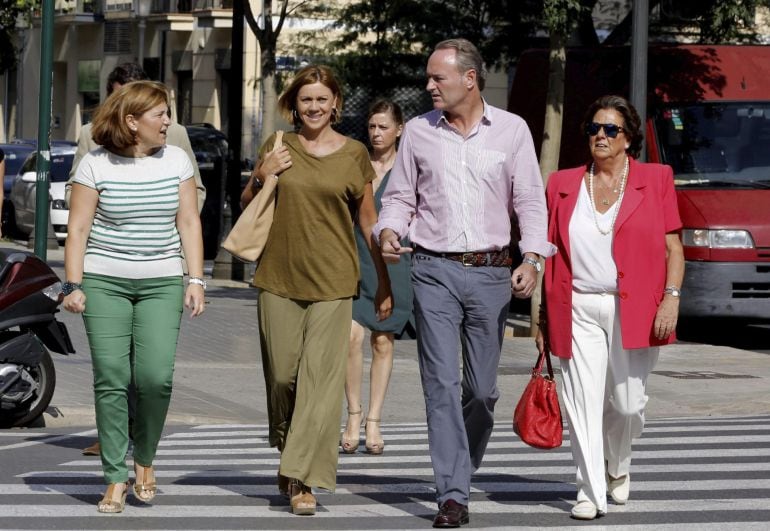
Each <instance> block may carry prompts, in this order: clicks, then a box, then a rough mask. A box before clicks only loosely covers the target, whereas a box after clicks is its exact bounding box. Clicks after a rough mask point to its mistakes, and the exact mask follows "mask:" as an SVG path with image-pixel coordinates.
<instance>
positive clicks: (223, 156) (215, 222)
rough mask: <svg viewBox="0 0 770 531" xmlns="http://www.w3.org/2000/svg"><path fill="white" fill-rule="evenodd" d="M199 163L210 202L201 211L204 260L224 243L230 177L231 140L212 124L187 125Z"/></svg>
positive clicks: (213, 255)
mask: <svg viewBox="0 0 770 531" xmlns="http://www.w3.org/2000/svg"><path fill="white" fill-rule="evenodd" d="M185 129H187V136H189V137H190V144H191V145H192V149H193V153H195V161H196V162H197V163H198V169H199V170H200V173H201V180H202V181H203V186H205V187H206V201H205V203H203V209H202V210H201V227H202V229H203V256H204V258H206V259H207V260H210V259H212V258H214V257H215V256H216V255H217V251H218V250H219V242H220V240H221V239H222V226H221V225H222V207H223V205H224V198H223V197H222V179H224V177H225V175H226V174H227V151H228V146H227V137H226V136H225V135H224V133H222V132H221V131H219V130H218V129H215V128H214V126H212V125H210V124H191V125H186V126H185Z"/></svg>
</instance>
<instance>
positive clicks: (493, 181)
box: [374, 39, 555, 527]
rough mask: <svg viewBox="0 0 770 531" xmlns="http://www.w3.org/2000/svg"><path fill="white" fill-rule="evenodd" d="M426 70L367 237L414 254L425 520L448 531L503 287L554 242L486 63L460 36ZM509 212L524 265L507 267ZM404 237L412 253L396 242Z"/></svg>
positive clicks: (525, 135)
mask: <svg viewBox="0 0 770 531" xmlns="http://www.w3.org/2000/svg"><path fill="white" fill-rule="evenodd" d="M427 76H428V83H427V86H426V89H427V90H428V92H430V95H431V97H432V98H433V106H434V110H433V111H431V112H429V113H426V114H423V115H422V116H418V117H416V118H414V119H412V120H410V121H409V122H408V123H407V125H406V127H405V128H404V132H403V134H402V137H401V142H400V145H399V150H398V155H397V160H396V163H395V165H394V166H393V170H392V173H391V177H390V182H389V183H388V187H387V189H386V191H385V194H384V196H383V200H382V210H381V211H380V216H379V222H378V223H377V225H376V227H375V229H374V237H375V239H376V240H377V241H379V243H380V247H381V250H382V254H383V257H384V258H385V259H386V260H387V261H390V262H396V261H398V260H399V259H400V257H401V255H405V254H408V253H412V251H414V254H413V266H412V284H413V287H414V303H415V317H416V322H417V334H418V338H417V347H418V354H419V361H420V375H421V378H422V385H423V392H424V395H425V406H426V414H427V419H428V440H429V445H430V453H431V461H432V463H433V470H434V473H435V478H436V492H437V501H438V504H439V511H438V514H437V515H436V518H435V519H434V521H433V527H459V526H461V525H464V524H467V523H468V522H469V517H468V501H469V496H470V483H471V474H472V473H473V472H474V471H475V470H476V469H477V468H478V467H479V466H480V465H481V460H482V458H483V456H484V451H485V450H486V446H487V443H488V441H489V438H490V435H491V433H492V427H493V425H494V406H495V402H496V401H497V399H498V396H499V393H498V390H497V367H498V364H499V361H500V351H501V348H502V341H503V332H504V327H505V319H506V316H507V313H508V305H509V303H510V298H511V293H513V295H514V296H516V297H519V298H526V297H530V296H531V295H532V292H533V291H534V289H535V287H536V285H537V273H538V271H539V270H540V267H541V266H540V260H541V258H544V257H547V256H550V255H552V254H553V253H554V251H555V248H554V246H553V245H552V244H551V243H549V242H548V241H547V236H546V226H547V222H546V205H545V194H544V191H543V182H542V178H541V176H540V170H539V166H538V162H537V157H536V156H535V149H534V145H533V143H532V136H531V134H530V132H529V129H528V127H527V125H526V123H525V122H524V121H523V120H522V119H521V118H520V117H518V116H516V115H514V114H511V113H508V112H506V111H503V110H502V109H498V108H495V107H492V106H491V105H489V104H487V103H486V102H485V101H484V99H483V98H482V97H481V91H482V90H483V89H484V82H485V77H486V69H485V67H484V63H483V60H482V58H481V55H480V54H479V52H478V50H477V49H476V47H475V46H474V45H473V44H472V43H470V42H469V41H467V40H465V39H450V40H447V41H443V42H441V43H439V44H438V45H436V48H435V50H434V52H433V54H432V55H431V56H430V59H429V60H428V67H427ZM514 213H515V214H516V216H517V218H518V221H519V225H520V227H521V235H522V238H521V241H520V242H519V248H520V250H521V252H522V254H523V256H524V261H523V262H522V264H521V265H519V266H518V267H517V268H516V269H515V270H514V271H513V274H511V265H512V260H511V257H510V254H509V245H510V243H511V217H512V215H513V214H514ZM407 235H408V236H409V239H410V240H411V241H412V242H413V245H414V249H413V248H411V247H402V246H400V244H399V240H400V239H401V238H402V237H404V236H407ZM396 304H398V301H396ZM458 345H461V346H462V359H463V371H462V375H461V374H460V368H459V365H458V362H457V359H458Z"/></svg>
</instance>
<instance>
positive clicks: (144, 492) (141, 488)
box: [134, 463, 158, 503]
mask: <svg viewBox="0 0 770 531" xmlns="http://www.w3.org/2000/svg"><path fill="white" fill-rule="evenodd" d="M140 468H141V469H142V480H141V481H139V469H140ZM134 474H135V475H136V480H135V481H134V494H136V497H137V498H139V500H140V501H143V502H144V503H150V502H151V501H152V499H153V498H154V497H155V495H156V494H157V493H158V488H157V485H156V483H155V469H153V468H152V465H150V466H144V465H140V464H136V463H135V464H134ZM148 476H152V479H151V480H149V479H148Z"/></svg>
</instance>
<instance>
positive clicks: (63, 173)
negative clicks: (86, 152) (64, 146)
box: [50, 155, 75, 183]
mask: <svg viewBox="0 0 770 531" xmlns="http://www.w3.org/2000/svg"><path fill="white" fill-rule="evenodd" d="M74 158H75V156H74V155H53V156H51V176H50V180H51V182H52V183H63V182H66V181H67V180H68V179H69V177H70V169H71V168H72V160H73V159H74Z"/></svg>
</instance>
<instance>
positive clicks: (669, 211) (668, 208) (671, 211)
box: [662, 165, 682, 233]
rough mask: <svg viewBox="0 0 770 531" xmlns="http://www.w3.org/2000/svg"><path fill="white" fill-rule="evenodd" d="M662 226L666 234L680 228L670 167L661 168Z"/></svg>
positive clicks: (672, 172) (680, 220)
mask: <svg viewBox="0 0 770 531" xmlns="http://www.w3.org/2000/svg"><path fill="white" fill-rule="evenodd" d="M663 168H664V176H663V184H662V188H663V190H662V191H663V197H662V202H663V224H664V226H665V228H666V233H669V232H674V231H678V230H679V229H681V228H682V218H681V217H680V216H679V206H678V205H677V201H676V190H675V189H674V170H672V169H671V166H668V165H666V166H663Z"/></svg>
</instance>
